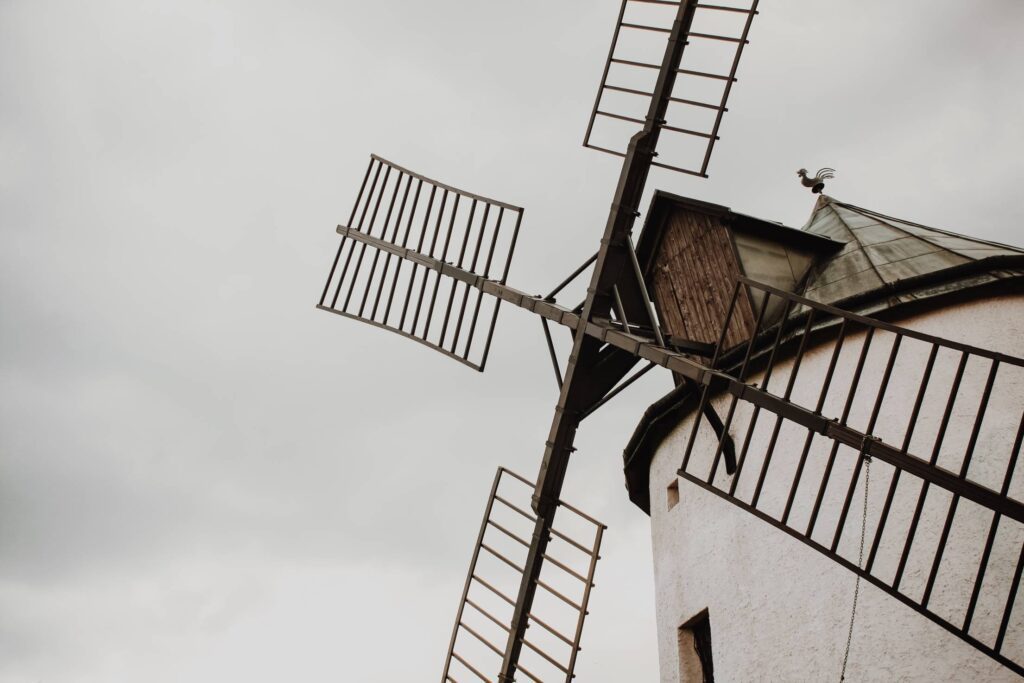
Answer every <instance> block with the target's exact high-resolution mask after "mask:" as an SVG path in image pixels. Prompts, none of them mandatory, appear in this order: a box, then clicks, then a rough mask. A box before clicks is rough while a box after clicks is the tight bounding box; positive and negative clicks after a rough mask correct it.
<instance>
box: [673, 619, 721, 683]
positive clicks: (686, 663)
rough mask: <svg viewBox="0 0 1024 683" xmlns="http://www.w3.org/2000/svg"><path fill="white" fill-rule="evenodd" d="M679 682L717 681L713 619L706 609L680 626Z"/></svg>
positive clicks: (702, 682)
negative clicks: (712, 656) (712, 654)
mask: <svg viewBox="0 0 1024 683" xmlns="http://www.w3.org/2000/svg"><path fill="white" fill-rule="evenodd" d="M678 638H679V682H680V683H715V665H714V661H713V660H712V658H711V619H710V618H709V616H708V611H707V610H704V611H703V612H701V613H700V614H698V615H697V616H695V617H694V618H693V619H690V620H689V621H687V622H686V623H685V624H683V625H682V626H680V627H679V634H678Z"/></svg>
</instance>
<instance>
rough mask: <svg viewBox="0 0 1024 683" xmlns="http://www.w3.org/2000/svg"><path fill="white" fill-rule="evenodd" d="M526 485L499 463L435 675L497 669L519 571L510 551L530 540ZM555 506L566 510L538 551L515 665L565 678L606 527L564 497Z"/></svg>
mask: <svg viewBox="0 0 1024 683" xmlns="http://www.w3.org/2000/svg"><path fill="white" fill-rule="evenodd" d="M503 484H504V485H503ZM533 487H534V483H533V482H531V481H529V480H528V479H526V478H525V477H522V476H520V475H518V474H516V473H515V472H512V471H510V470H507V469H505V468H504V467H499V468H498V472H497V474H495V476H494V483H493V485H492V486H491V493H490V496H489V497H488V499H487V507H486V509H485V511H484V518H483V522H481V525H480V533H479V535H478V537H477V542H476V546H475V547H474V549H473V557H472V559H471V560H470V564H469V572H468V573H467V576H466V584H465V587H464V589H463V591H462V599H461V600H460V602H459V609H458V612H457V613H456V616H455V627H454V628H453V629H452V638H451V643H450V644H449V647H448V656H447V657H446V658H445V664H444V671H443V672H442V674H441V683H452V682H454V683H462V681H464V680H466V679H465V678H461V679H460V678H456V676H463V675H467V676H472V677H473V678H472V679H471V680H481V681H485V682H489V681H491V680H492V678H491V677H490V675H489V672H490V671H491V670H492V669H493V670H494V674H493V675H497V671H498V669H499V668H500V665H501V661H502V657H503V656H504V646H505V643H506V640H507V638H508V636H509V631H510V627H511V614H510V613H509V608H510V607H514V606H515V595H516V591H517V590H518V587H519V581H520V577H521V576H522V573H523V568H522V567H521V566H520V564H519V563H520V562H521V559H517V558H519V557H520V556H522V554H523V552H524V549H528V548H529V547H530V541H529V538H530V535H531V532H532V530H533V525H534V523H535V522H536V517H535V516H534V515H533V514H532V513H531V512H530V497H529V496H530V493H532V492H533ZM560 506H561V507H562V508H564V509H565V510H567V511H569V512H571V513H572V515H571V517H564V516H563V518H562V519H561V520H560V524H562V525H565V526H564V527H563V528H564V530H563V531H560V530H558V529H555V528H552V529H551V544H550V545H548V547H547V549H546V551H545V556H544V559H545V569H546V570H548V571H546V572H545V573H544V574H542V576H541V578H539V579H538V580H537V585H538V586H539V587H540V588H541V589H543V590H542V592H543V593H544V596H543V598H542V599H538V600H537V601H536V602H535V603H534V606H533V609H532V610H531V613H530V617H529V623H530V624H531V625H533V626H536V628H532V629H529V638H527V637H526V636H525V635H524V636H523V638H522V643H523V645H524V650H523V652H524V655H523V661H522V662H521V663H520V664H519V665H518V666H517V673H518V674H521V675H522V677H523V679H524V680H529V681H533V683H546V682H548V681H553V680H565V681H566V683H570V682H571V681H572V679H573V677H574V671H575V668H576V657H577V655H578V654H579V651H580V638H581V636H582V634H583V622H584V620H585V619H586V616H587V614H588V612H587V606H588V604H589V601H590V591H591V589H592V588H593V586H594V570H595V568H596V567H597V561H598V560H599V559H600V555H599V553H600V550H601V540H602V538H603V535H604V531H605V529H606V528H607V527H606V526H605V525H604V524H602V523H600V522H598V521H597V520H596V519H594V518H593V517H590V516H589V515H587V514H585V513H583V512H581V511H580V510H577V509H576V508H574V507H573V506H571V505H569V504H568V503H564V502H563V503H560ZM570 529H571V530H570ZM552 554H558V555H561V559H557V558H555V557H552V556H551V555H552ZM510 593H511V595H510ZM538 614H540V615H543V616H542V617H541V616H538ZM495 641H497V642H495ZM485 662H486V663H485Z"/></svg>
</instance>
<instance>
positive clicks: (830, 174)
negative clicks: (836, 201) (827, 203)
mask: <svg viewBox="0 0 1024 683" xmlns="http://www.w3.org/2000/svg"><path fill="white" fill-rule="evenodd" d="M796 174H797V175H798V176H800V183H801V184H802V185H803V186H804V187H809V188H811V192H813V193H814V194H821V191H822V190H824V189H825V181H826V180H829V179H831V178H835V177H836V169H834V168H828V167H827V166H826V167H825V168H819V169H818V172H817V173H815V174H814V177H813V178H809V177H808V176H807V169H806V168H801V169H800V170H799V171H797V172H796Z"/></svg>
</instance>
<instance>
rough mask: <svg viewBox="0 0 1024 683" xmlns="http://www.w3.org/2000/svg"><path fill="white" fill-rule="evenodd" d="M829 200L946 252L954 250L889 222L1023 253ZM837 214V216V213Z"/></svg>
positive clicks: (967, 236)
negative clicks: (883, 222)
mask: <svg viewBox="0 0 1024 683" xmlns="http://www.w3.org/2000/svg"><path fill="white" fill-rule="evenodd" d="M829 199H830V200H831V201H830V203H829V206H831V205H832V204H833V203H834V204H839V205H840V206H842V207H845V208H847V209H850V210H851V211H854V212H856V213H859V214H861V215H863V216H865V217H868V218H875V219H879V220H882V221H885V223H886V225H889V226H890V227H892V228H894V229H896V230H899V231H901V232H903V233H906V234H907V235H910V236H912V237H916V238H917V239H920V240H922V241H925V242H928V243H929V244H932V245H934V246H937V247H939V248H941V249H945V250H947V251H955V250H953V249H950V248H949V247H948V246H944V245H940V244H935V242H932V241H931V240H930V239H928V238H926V237H923V236H921V235H915V234H914V233H912V232H910V231H908V230H904V229H903V228H901V227H899V226H898V225H893V224H892V223H891V222H890V221H895V222H896V223H903V224H904V225H910V226H913V227H915V228H920V229H922V230H928V231H931V232H936V233H939V234H940V235H946V236H947V237H956V238H958V239H962V240H967V241H970V242H976V243H978V244H987V245H989V246H993V247H999V248H1000V249H1009V250H1011V251H1015V252H1018V253H1024V249H1021V248H1020V247H1014V246H1011V245H1009V244H1003V243H1002V242H994V241H992V240H984V239H981V238H978V237H973V236H971V235H962V234H960V233H956V232H952V231H951V230H943V229H942V228H934V227H932V226H930V225H924V224H922V223H915V222H913V221H908V220H905V219H903V218H896V217H895V216H887V215H886V214H884V213H879V212H878V211H872V210H871V209H865V208H864V207H862V206H857V205H856V204H850V203H849V202H843V201H840V200H838V199H835V198H834V197H829ZM837 214H838V212H837ZM858 241H859V240H858ZM960 255H961V256H962V254H960ZM975 260H976V259H975Z"/></svg>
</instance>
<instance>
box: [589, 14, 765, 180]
mask: <svg viewBox="0 0 1024 683" xmlns="http://www.w3.org/2000/svg"><path fill="white" fill-rule="evenodd" d="M723 2H732V4H722V3H719V4H707V3H703V2H695V1H694V0H676V1H672V0H622V6H621V8H620V10H619V17H618V21H617V22H616V24H615V32H614V34H613V35H612V44H611V48H610V49H609V51H608V59H607V60H606V61H605V66H604V72H603V74H602V75H601V84H600V85H599V86H598V90H597V96H596V98H595V100H594V108H593V111H592V112H591V115H590V121H589V122H588V124H587V132H586V134H585V135H584V138H583V146H584V147H589V148H590V149H595V150H598V151H601V152H606V153H609V154H613V155H615V156H619V157H624V156H625V155H626V154H625V148H626V143H627V142H628V141H629V138H630V136H631V135H632V134H633V133H636V132H637V131H639V130H640V129H641V128H642V127H643V125H644V123H645V113H646V112H647V109H648V106H649V104H650V100H651V97H652V94H653V93H652V92H651V90H652V89H653V88H652V86H651V85H649V84H648V83H645V81H649V80H650V78H648V77H647V76H648V75H650V76H654V75H656V74H658V73H659V72H660V70H661V68H662V67H661V64H660V62H659V60H660V57H661V50H662V49H663V47H664V45H663V43H662V42H661V41H658V40H655V39H654V37H656V36H658V35H668V34H670V33H671V32H672V28H671V26H672V19H673V18H674V15H675V14H676V12H677V11H678V9H679V8H680V6H681V5H684V4H686V5H689V6H688V7H687V10H688V11H687V14H686V21H687V24H686V26H685V27H684V36H685V38H686V47H685V48H684V49H683V50H682V52H681V53H680V59H679V61H678V62H677V63H675V64H672V65H671V68H672V69H674V70H675V73H676V80H675V85H674V87H673V89H672V92H671V96H670V97H669V109H668V111H667V113H666V117H665V120H664V121H659V122H656V123H657V124H658V127H659V128H660V130H661V131H662V132H664V133H669V134H670V135H668V136H662V141H661V144H660V145H659V149H660V151H659V153H660V155H661V156H662V157H664V159H665V160H661V161H653V162H652V164H651V165H652V166H657V167H659V168H666V169H669V170H672V171H677V172H679V173H685V174H687V175H695V176H699V177H701V178H706V177H708V175H707V170H708V164H709V163H710V161H711V153H712V151H713V150H714V147H715V143H716V142H717V141H718V140H719V135H718V133H719V129H720V128H721V124H722V116H723V115H724V114H725V112H727V111H728V109H727V108H726V103H727V101H728V99H729V94H730V93H731V92H732V86H733V84H734V83H735V82H736V71H737V69H738V68H739V62H740V57H741V56H742V55H743V48H744V46H745V45H747V44H748V43H749V42H750V41H749V40H748V36H749V34H750V26H751V23H752V22H753V20H754V17H755V16H756V15H757V13H758V12H757V5H758V0H723ZM644 9H648V10H651V9H654V10H659V9H662V10H664V12H663V13H662V16H658V15H659V12H658V11H654V12H651V11H648V12H646V13H641V12H640V11H641V10H644ZM634 15H635V16H634ZM722 17H724V18H725V21H722V20H720V19H721V18H722ZM733 19H734V20H733ZM695 28H696V29H697V30H694V29H695ZM637 36H647V39H640V40H637V39H636V38H637ZM628 43H632V44H628ZM718 47H722V48H724V51H723V50H721V49H717V48H718ZM602 124H608V125H609V126H610V125H612V124H618V126H619V127H620V128H621V130H619V131H618V134H615V133H612V132H610V131H609V133H610V134H609V136H608V138H609V140H610V141H609V142H608V143H604V144H602V141H597V142H595V141H594V138H595V137H601V133H602V132H603V131H602V130H601V128H602ZM673 138H674V139H673ZM677 158H678V159H681V160H680V161H675V160H676V159H677ZM667 160H672V163H669V161H667Z"/></svg>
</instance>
